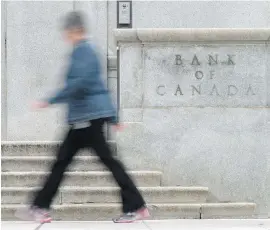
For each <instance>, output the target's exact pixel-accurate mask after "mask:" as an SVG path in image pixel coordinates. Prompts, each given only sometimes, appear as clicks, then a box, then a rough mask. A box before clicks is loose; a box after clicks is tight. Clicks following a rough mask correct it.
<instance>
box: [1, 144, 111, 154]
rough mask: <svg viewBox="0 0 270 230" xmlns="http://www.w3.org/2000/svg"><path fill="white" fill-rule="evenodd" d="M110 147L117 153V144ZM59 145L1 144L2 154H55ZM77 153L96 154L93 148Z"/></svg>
mask: <svg viewBox="0 0 270 230" xmlns="http://www.w3.org/2000/svg"><path fill="white" fill-rule="evenodd" d="M109 146H110V149H111V150H112V152H113V154H114V155H116V144H115V143H112V142H109ZM58 148H59V145H54V144H40V145H38V144H37V145H30V144H25V145H16V144H14V145H12V144H8V145H5V144H3V145H1V152H2V156H54V155H55V154H56V152H57V149H58ZM77 155H82V156H91V155H95V153H94V152H93V150H90V149H85V150H80V151H79V152H78V154H77Z"/></svg>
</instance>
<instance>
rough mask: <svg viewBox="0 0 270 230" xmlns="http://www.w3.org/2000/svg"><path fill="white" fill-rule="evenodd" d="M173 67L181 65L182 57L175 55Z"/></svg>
mask: <svg viewBox="0 0 270 230" xmlns="http://www.w3.org/2000/svg"><path fill="white" fill-rule="evenodd" d="M175 65H183V61H182V56H181V55H179V54H177V55H175Z"/></svg>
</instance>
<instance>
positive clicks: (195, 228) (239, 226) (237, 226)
mask: <svg viewBox="0 0 270 230" xmlns="http://www.w3.org/2000/svg"><path fill="white" fill-rule="evenodd" d="M18 229H19V230H93V229H95V230H176V229H179V230H180V229H181V230H186V229H188V230H270V219H261V220H258V219H253V220H217V219H216V220H164V221H162V220H152V221H143V222H137V223H132V224H114V223H112V222H75V221H72V222H69V221H66V222H62V221H59V222H52V223H49V224H36V223H33V222H19V221H18V222H17V221H2V222H1V230H18Z"/></svg>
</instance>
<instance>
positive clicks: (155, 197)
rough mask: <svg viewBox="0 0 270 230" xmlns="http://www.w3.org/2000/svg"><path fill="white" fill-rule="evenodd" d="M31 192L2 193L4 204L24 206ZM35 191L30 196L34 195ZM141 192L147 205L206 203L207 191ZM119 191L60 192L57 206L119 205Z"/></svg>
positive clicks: (56, 201) (155, 190)
mask: <svg viewBox="0 0 270 230" xmlns="http://www.w3.org/2000/svg"><path fill="white" fill-rule="evenodd" d="M29 192H30V191H2V204H24V203H27V200H26V198H27V197H28V196H29ZM32 192H33V190H32V191H31V193H30V194H32ZM141 192H142V194H143V196H144V198H145V200H146V202H147V203H204V202H205V201H206V197H207V191H192V192H183V191H179V190H172V191H170V190H168V191H164V190H160V191H157V189H154V190H153V191H149V190H148V191H145V190H144V189H141ZM119 202H121V200H120V196H119V190H118V189H109V190H108V189H104V190H102V189H100V190H86V191H69V190H60V192H59V194H58V196H57V197H56V199H55V204H72V203H73V204H85V203H119Z"/></svg>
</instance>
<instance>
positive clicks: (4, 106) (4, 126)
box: [1, 2, 7, 140]
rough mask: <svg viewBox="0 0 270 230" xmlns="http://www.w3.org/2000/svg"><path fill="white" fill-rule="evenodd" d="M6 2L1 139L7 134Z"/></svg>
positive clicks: (3, 21)
mask: <svg viewBox="0 0 270 230" xmlns="http://www.w3.org/2000/svg"><path fill="white" fill-rule="evenodd" d="M6 9H7V7H6V2H2V4H1V39H2V40H1V140H5V139H6V135H7V87H6V85H7V76H6V67H7V66H6V65H7V63H6V54H7V53H6V51H7V50H6V23H7V17H6V12H7V10H6Z"/></svg>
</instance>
